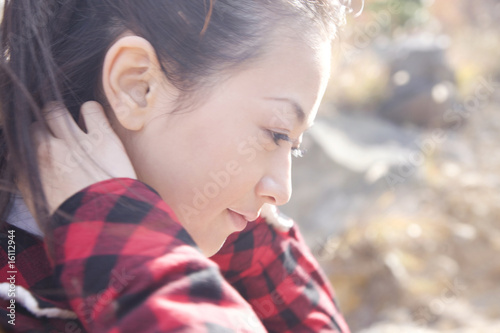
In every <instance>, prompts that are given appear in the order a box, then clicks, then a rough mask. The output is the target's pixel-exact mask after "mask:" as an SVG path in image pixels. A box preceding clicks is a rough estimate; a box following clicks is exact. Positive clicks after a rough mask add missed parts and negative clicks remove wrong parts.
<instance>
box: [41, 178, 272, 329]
mask: <svg viewBox="0 0 500 333" xmlns="http://www.w3.org/2000/svg"><path fill="white" fill-rule="evenodd" d="M59 211H60V213H58V214H57V215H56V216H54V217H53V218H52V219H51V222H50V224H49V227H48V228H47V230H46V238H45V242H46V247H47V253H48V255H49V259H50V260H51V265H52V266H53V267H54V272H55V273H54V275H55V277H56V278H57V279H58V281H59V282H60V284H61V285H62V288H63V290H64V293H65V295H66V297H67V302H68V303H69V305H70V307H71V309H72V310H73V311H74V312H76V314H77V316H78V319H79V320H80V321H81V322H82V323H83V325H84V327H85V329H86V330H88V331H89V332H113V333H119V332H144V333H148V332H201V333H203V332H207V333H208V332H252V333H253V332H266V331H265V329H264V327H263V326H262V323H261V322H260V321H259V319H258V318H257V316H256V314H255V312H254V311H253V310H252V308H251V307H250V305H249V304H248V303H247V302H246V301H245V300H244V299H243V298H242V297H241V295H239V294H238V292H237V291H236V290H234V288H233V287H231V286H230V285H229V284H228V283H227V281H225V280H224V278H223V276H222V275H221V272H220V270H219V268H218V266H217V265H216V264H214V263H213V262H212V261H210V260H209V259H208V258H206V257H205V256H203V254H202V253H201V251H200V250H199V248H197V246H196V245H195V243H194V241H193V240H192V239H191V237H190V236H189V234H188V233H187V232H186V230H185V229H184V228H183V227H182V226H181V225H180V224H179V223H178V222H177V221H176V218H175V215H174V213H173V212H172V211H171V209H170V208H169V207H168V206H167V205H166V204H165V203H164V202H163V201H162V200H161V198H160V197H159V196H158V195H157V193H156V192H155V191H154V190H152V189H151V188H149V187H148V186H147V185H145V184H143V183H141V182H139V181H136V180H132V179H112V180H108V181H105V182H101V183H97V184H94V185H92V186H90V187H88V188H86V189H84V190H82V191H80V192H79V193H77V194H75V195H74V196H72V197H71V198H69V199H68V200H67V201H65V202H64V203H63V204H62V205H61V207H60V209H59Z"/></svg>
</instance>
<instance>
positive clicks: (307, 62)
mask: <svg viewBox="0 0 500 333" xmlns="http://www.w3.org/2000/svg"><path fill="white" fill-rule="evenodd" d="M330 64H331V44H330V42H327V41H325V42H322V43H319V44H316V45H314V47H312V46H311V45H308V44H306V43H303V42H301V41H299V40H284V41H282V42H280V43H279V44H276V45H274V46H273V47H272V49H271V50H270V51H269V52H268V53H267V54H266V55H265V56H264V57H263V58H262V59H261V60H260V61H258V62H257V63H256V64H255V65H254V66H252V67H251V68H249V69H248V70H247V71H245V72H243V73H241V75H239V80H240V84H241V85H242V86H244V87H245V88H243V89H244V90H245V91H246V93H247V94H249V95H252V96H253V97H254V98H259V99H262V100H263V101H268V102H274V103H280V105H282V106H283V107H284V108H286V109H287V110H289V112H290V113H291V114H292V115H294V116H296V118H298V120H299V121H303V122H305V123H309V122H310V120H309V119H308V118H310V116H311V113H313V111H315V109H316V108H317V107H318V106H319V103H320V101H321V97H322V96H323V93H324V91H325V89H326V85H327V83H328V79H329V76H330ZM286 105H287V106H286ZM312 116H314V115H312Z"/></svg>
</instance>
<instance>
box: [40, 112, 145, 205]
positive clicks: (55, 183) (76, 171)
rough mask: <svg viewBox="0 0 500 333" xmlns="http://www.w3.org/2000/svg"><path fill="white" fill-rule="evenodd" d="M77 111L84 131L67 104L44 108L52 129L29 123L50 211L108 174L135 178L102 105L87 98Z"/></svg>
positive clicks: (104, 178)
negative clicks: (79, 112) (72, 115)
mask: <svg viewBox="0 0 500 333" xmlns="http://www.w3.org/2000/svg"><path fill="white" fill-rule="evenodd" d="M80 111H81V118H82V120H83V122H84V124H85V125H84V126H85V127H86V129H87V133H85V132H84V131H82V130H81V129H80V127H78V125H77V124H76V123H75V121H74V120H73V118H72V117H71V115H70V114H69V112H68V110H66V108H64V107H63V106H61V105H59V104H56V103H52V104H51V105H49V106H47V107H46V108H45V109H44V114H45V118H46V120H47V124H48V127H49V128H50V131H51V132H52V133H48V132H47V131H46V130H44V128H43V127H42V126H41V124H39V123H35V124H34V125H32V127H33V128H32V129H33V131H32V133H33V140H34V143H35V145H36V147H37V151H38V161H39V169H40V177H41V181H42V186H43V189H44V191H45V195H46V197H47V201H48V204H49V212H50V213H51V214H52V213H54V212H55V210H56V209H57V208H58V207H59V206H60V205H61V204H62V203H63V202H64V201H65V200H66V199H68V198H69V197H71V196H72V195H73V194H75V193H77V192H78V191H80V190H82V189H84V188H85V187H87V186H90V185H92V184H94V183H97V182H100V181H103V180H107V179H111V178H133V179H136V178H137V176H136V174H135V171H134V168H133V166H132V163H131V162H130V159H129V157H128V155H127V153H126V151H125V148H124V146H123V144H122V142H121V141H120V139H119V138H118V136H117V135H116V133H115V132H114V131H113V129H112V128H111V126H110V124H109V122H108V119H107V118H106V115H105V114H104V110H103V108H102V106H101V105H100V104H99V103H97V102H87V103H85V104H83V105H82V107H81V110H80Z"/></svg>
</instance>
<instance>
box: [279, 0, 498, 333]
mask: <svg viewBox="0 0 500 333" xmlns="http://www.w3.org/2000/svg"><path fill="white" fill-rule="evenodd" d="M365 5H366V6H365V9H364V10H363V12H362V14H361V15H360V16H359V17H355V16H354V13H352V14H351V15H350V16H349V17H348V25H347V26H346V27H345V29H344V31H343V32H342V34H341V38H340V40H339V41H338V43H337V44H336V45H335V48H334V53H335V60H334V64H333V71H332V76H331V82H330V86H329V88H328V90H327V94H326V96H325V99H324V102H323V105H322V108H321V111H320V114H319V115H318V119H317V121H316V125H315V126H314V127H313V129H312V130H311V131H310V132H309V133H308V135H307V138H305V142H304V146H305V148H307V149H308V153H307V155H306V156H305V157H304V158H302V159H296V160H294V165H293V168H294V179H293V185H294V194H293V196H292V200H291V202H290V203H289V204H288V205H287V206H285V207H283V209H282V210H283V211H284V212H285V213H286V214H287V215H289V216H291V217H293V218H294V219H295V220H296V221H297V222H298V223H299V225H300V227H301V230H302V233H303V234H304V237H305V238H306V241H307V242H308V244H309V245H310V247H311V249H312V251H313V253H314V255H315V256H316V257H317V258H318V260H319V261H320V264H321V265H322V266H323V268H324V270H325V272H326V273H327V275H328V277H329V279H330V281H331V282H332V284H333V286H334V288H335V290H336V293H337V297H338V300H339V303H340V306H341V309H342V311H343V313H344V314H345V317H346V319H347V321H348V323H349V325H350V327H351V330H352V331H353V332H362V333H375V332H384V333H385V332H398V333H399V332H404V333H406V332H409V333H411V332H426V333H427V332H455V333H459V332H460V333H465V332H495V333H496V332H500V301H499V300H500V283H499V282H500V225H499V221H498V219H499V218H500V38H499V37H500V1H498V0H477V1H471V0H435V1H434V0H366V2H365ZM352 6H353V7H354V8H355V10H354V11H356V8H360V7H361V3H360V2H357V1H355V0H353V2H352Z"/></svg>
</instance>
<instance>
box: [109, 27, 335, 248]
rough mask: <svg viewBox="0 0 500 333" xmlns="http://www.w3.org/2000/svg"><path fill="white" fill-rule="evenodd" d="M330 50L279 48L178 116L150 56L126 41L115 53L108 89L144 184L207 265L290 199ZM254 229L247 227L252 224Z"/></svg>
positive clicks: (145, 46) (144, 45)
mask: <svg viewBox="0 0 500 333" xmlns="http://www.w3.org/2000/svg"><path fill="white" fill-rule="evenodd" d="M330 51H331V47H330V42H329V41H325V42H323V43H318V44H317V45H314V47H312V46H310V45H309V44H307V43H304V42H301V41H299V40H298V39H297V40H293V39H289V40H283V42H281V43H280V44H279V45H275V46H274V47H272V49H271V50H269V51H268V52H267V53H266V55H264V56H263V57H262V58H261V59H259V60H257V61H255V62H253V63H251V64H250V65H248V66H246V67H244V68H242V69H240V70H238V71H235V73H233V74H232V75H230V76H229V77H228V78H226V79H224V80H221V81H220V82H218V83H216V84H215V85H214V86H213V87H211V88H210V89H209V90H208V92H206V91H200V95H199V96H200V99H199V100H197V101H195V102H194V103H193V104H192V106H191V107H190V108H189V109H186V110H184V109H183V110H181V111H178V112H172V111H174V110H175V109H176V106H177V104H176V101H177V97H178V96H179V95H180V93H179V91H178V90H177V89H176V88H175V87H173V86H172V85H171V84H169V82H168V81H167V80H166V78H165V76H164V74H163V73H162V72H161V71H160V70H159V65H158V60H157V58H156V56H155V52H154V49H153V48H152V46H151V45H150V44H149V43H148V42H147V41H146V40H144V39H142V38H140V37H137V36H134V35H126V36H123V37H122V38H120V39H118V40H117V41H116V42H115V43H114V44H113V45H112V47H111V48H110V49H109V51H108V53H107V55H106V58H105V62H104V70H103V89H104V93H105V95H106V97H107V100H108V102H109V105H110V106H111V108H112V109H113V111H114V112H112V114H111V115H110V118H111V121H112V124H113V126H114V128H115V129H116V131H117V133H118V135H119V136H120V138H121V140H122V141H123V143H124V146H125V148H126V150H127V152H128V154H129V156H130V158H131V161H132V163H133V165H134V168H135V170H136V173H137V175H138V178H139V179H140V180H141V181H143V182H145V183H147V184H148V185H150V186H152V187H153V188H154V189H155V190H157V191H158V193H159V194H160V196H161V197H162V199H163V200H164V201H165V202H166V203H167V204H169V206H170V207H171V208H172V209H173V211H174V212H175V214H176V216H177V218H178V220H179V221H180V222H181V224H182V225H183V226H184V227H185V228H186V230H187V231H188V232H189V234H190V235H191V236H192V238H193V239H194V241H195V242H196V243H197V244H198V246H199V247H200V248H201V250H202V252H203V253H204V254H205V255H206V256H211V255H213V254H215V253H216V252H217V251H218V250H219V249H220V247H221V246H222V245H223V243H224V241H225V240H226V238H227V237H228V236H229V235H230V234H231V233H234V232H236V231H240V230H243V228H245V226H246V224H247V221H253V220H255V219H257V217H258V216H259V214H260V211H261V209H262V207H263V205H265V204H271V205H277V206H279V205H283V204H285V203H287V202H288V200H289V199H290V196H291V191H292V188H291V164H292V155H293V153H294V152H295V151H296V150H297V149H298V148H299V146H300V142H301V140H302V135H303V133H304V131H306V130H307V129H308V128H309V127H310V126H312V124H313V121H314V118H315V116H316V113H317V110H318V107H319V104H320V101H321V99H322V97H323V94H324V92H325V89H326V85H327V81H328V78H329V73H330V70H329V69H330V61H331V58H330V56H331V52H330ZM250 223H251V222H250Z"/></svg>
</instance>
